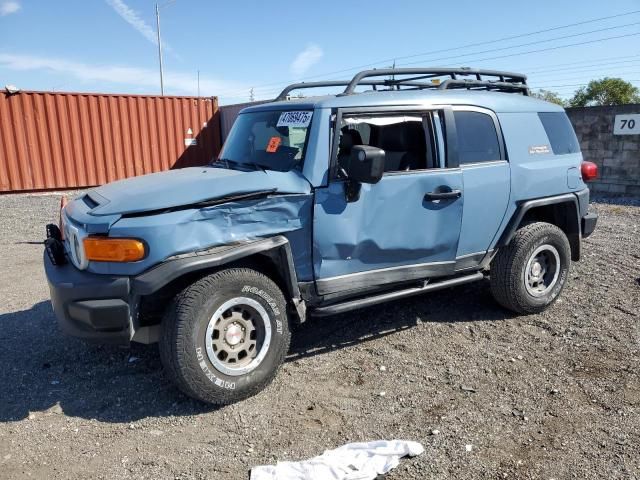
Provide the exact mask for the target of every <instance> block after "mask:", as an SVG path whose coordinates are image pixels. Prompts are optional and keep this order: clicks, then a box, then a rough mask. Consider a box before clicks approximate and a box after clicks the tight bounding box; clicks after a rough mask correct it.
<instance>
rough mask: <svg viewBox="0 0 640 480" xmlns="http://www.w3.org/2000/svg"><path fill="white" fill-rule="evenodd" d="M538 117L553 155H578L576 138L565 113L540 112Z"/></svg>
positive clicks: (578, 149) (578, 147)
mask: <svg viewBox="0 0 640 480" xmlns="http://www.w3.org/2000/svg"><path fill="white" fill-rule="evenodd" d="M538 117H540V121H541V122H542V126H543V127H544V131H545V132H547V137H549V143H551V150H553V153H554V154H555V155H565V154H567V153H580V144H579V143H578V138H577V137H576V133H575V132H574V131H573V126H572V125H571V122H570V121H569V117H567V114H566V113H564V112H540V113H538Z"/></svg>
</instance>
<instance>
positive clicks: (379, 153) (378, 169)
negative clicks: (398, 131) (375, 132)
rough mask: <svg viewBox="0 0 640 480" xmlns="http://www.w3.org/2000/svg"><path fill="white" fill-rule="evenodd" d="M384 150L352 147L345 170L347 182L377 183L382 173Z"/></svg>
mask: <svg viewBox="0 0 640 480" xmlns="http://www.w3.org/2000/svg"><path fill="white" fill-rule="evenodd" d="M384 158H385V152H384V150H382V149H380V148H377V147H370V146H369V145H354V146H353V147H352V148H351V154H350V155H349V165H348V166H347V168H346V171H347V176H348V178H349V180H351V181H354V182H359V183H378V182H379V181H380V179H381V178H382V174H383V173H384Z"/></svg>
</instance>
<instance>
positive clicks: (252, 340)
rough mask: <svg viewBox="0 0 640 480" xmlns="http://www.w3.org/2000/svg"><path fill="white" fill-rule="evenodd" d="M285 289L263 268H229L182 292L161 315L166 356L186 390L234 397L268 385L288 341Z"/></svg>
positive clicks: (222, 399)
mask: <svg viewBox="0 0 640 480" xmlns="http://www.w3.org/2000/svg"><path fill="white" fill-rule="evenodd" d="M289 340H290V333H289V325H288V320H287V309H286V301H285V298H284V295H283V294H282V292H281V291H280V289H279V288H278V286H277V285H276V284H275V283H274V282H273V281H272V280H270V279H269V278H268V277H266V276H265V275H263V274H261V273H259V272H256V271H255V270H251V269H247V268H231V269H228V270H222V271H219V272H216V273H213V274H211V275H209V276H207V277H204V278H202V279H200V280H198V281H197V282H195V283H194V284H192V285H190V286H189V287H187V288H186V289H185V290H183V291H182V292H181V293H179V294H178V295H177V296H176V298H175V299H174V301H173V303H172V304H171V306H170V307H169V309H168V311H167V313H166V315H165V317H164V319H163V321H162V338H161V341H160V356H161V359H162V363H163V365H164V367H165V369H166V371H167V373H168V375H169V377H170V378H171V380H172V381H173V382H174V383H175V384H176V385H177V386H178V387H179V388H180V389H181V390H182V391H183V392H184V393H185V394H187V395H189V396H190V397H193V398H195V399H197V400H200V401H203V402H206V403H213V404H228V403H233V402H236V401H239V400H242V399H244V398H247V397H249V396H251V395H255V394H256V393H258V392H259V391H260V390H262V389H264V388H265V387H266V386H267V385H268V384H269V383H270V382H271V380H273V378H274V376H275V374H276V372H277V370H278V368H279V367H280V365H282V363H283V362H284V358H285V355H286V353H287V350H288V348H289Z"/></svg>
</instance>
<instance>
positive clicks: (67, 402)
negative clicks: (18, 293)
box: [0, 301, 215, 422]
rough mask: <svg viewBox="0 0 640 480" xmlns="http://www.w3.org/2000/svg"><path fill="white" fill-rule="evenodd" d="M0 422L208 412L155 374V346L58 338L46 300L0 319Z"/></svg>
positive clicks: (157, 360) (117, 419)
mask: <svg viewBox="0 0 640 480" xmlns="http://www.w3.org/2000/svg"><path fill="white" fill-rule="evenodd" d="M0 345H2V347H1V348H0V385H2V387H1V388H0V390H1V392H2V393H1V394H0V422H8V421H17V420H21V419H24V418H26V417H28V416H29V414H30V413H34V414H35V415H37V416H39V415H58V414H62V413H64V414H65V415H68V416H73V417H81V418H85V419H96V420H98V421H102V422H132V421H135V420H139V419H141V418H146V417H162V416H182V415H194V414H198V413H204V412H211V411H212V410H214V409H215V408H214V407H211V406H206V405H202V404H200V403H198V402H195V401H192V400H190V399H189V398H188V397H186V396H184V395H183V394H181V393H180V392H179V391H178V390H177V389H176V388H174V387H173V386H172V385H171V384H170V383H169V382H168V380H166V379H165V378H164V376H163V374H162V368H161V366H160V356H159V354H158V349H157V347H155V346H146V345H139V344H133V345H132V348H131V349H129V348H120V347H113V346H101V345H91V344H86V343H84V342H82V341H80V340H76V339H74V338H70V337H67V336H65V335H64V334H62V333H61V332H60V331H59V330H58V327H57V325H56V322H55V317H54V315H53V311H52V309H51V304H50V302H48V301H46V302H40V303H37V304H35V305H34V306H33V307H32V308H30V309H29V310H24V311H20V312H13V313H7V314H2V315H0Z"/></svg>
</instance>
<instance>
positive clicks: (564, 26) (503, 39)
mask: <svg viewBox="0 0 640 480" xmlns="http://www.w3.org/2000/svg"><path fill="white" fill-rule="evenodd" d="M636 13H640V10H634V11H631V12H625V13H620V14H617V15H609V16H606V17H599V18H594V19H590V20H584V21H581V22H575V23H570V24H566V25H560V26H556V27H551V28H547V29H543V30H537V31H534V32H528V33H523V34H519V35H512V36H509V37H502V38H498V39H495V40H487V41H483V42H476V43H471V44H466V45H460V46H458V47H451V48H446V49H441V50H434V51H431V52H423V53H417V54H412V55H405V56H396V57H394V58H388V59H384V60H379V61H376V62H372V63H367V64H363V65H358V66H355V67H350V68H346V69H342V70H334V71H332V72H327V73H321V74H317V75H310V76H307V77H303V78H301V79H300V80H309V79H314V78H319V77H325V76H328V75H335V74H338V73H345V72H351V71H354V70H361V69H363V68H367V67H372V66H375V65H379V64H381V63H388V62H391V61H393V60H397V59H406V58H413V57H415V56H425V55H431V54H435V53H443V52H446V51H455V50H461V49H463V48H472V47H477V46H481V45H489V44H491V43H497V42H503V41H507V40H514V39H517V38H524V37H528V36H533V35H538V34H540V33H547V32H551V31H557V30H561V29H565V28H571V27H575V26H579V25H585V24H589V23H595V22H600V21H603V20H610V19H612V18H619V17H624V16H629V15H634V14H636ZM291 82H292V81H291V80H282V81H278V82H273V83H266V84H262V85H258V86H257V87H254V88H255V89H256V90H260V89H263V87H270V86H275V85H283V84H285V83H286V84H289V83H291ZM238 92H240V91H239V90H228V91H226V92H225V91H222V92H220V93H219V94H225V93H226V94H234V93H238Z"/></svg>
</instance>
